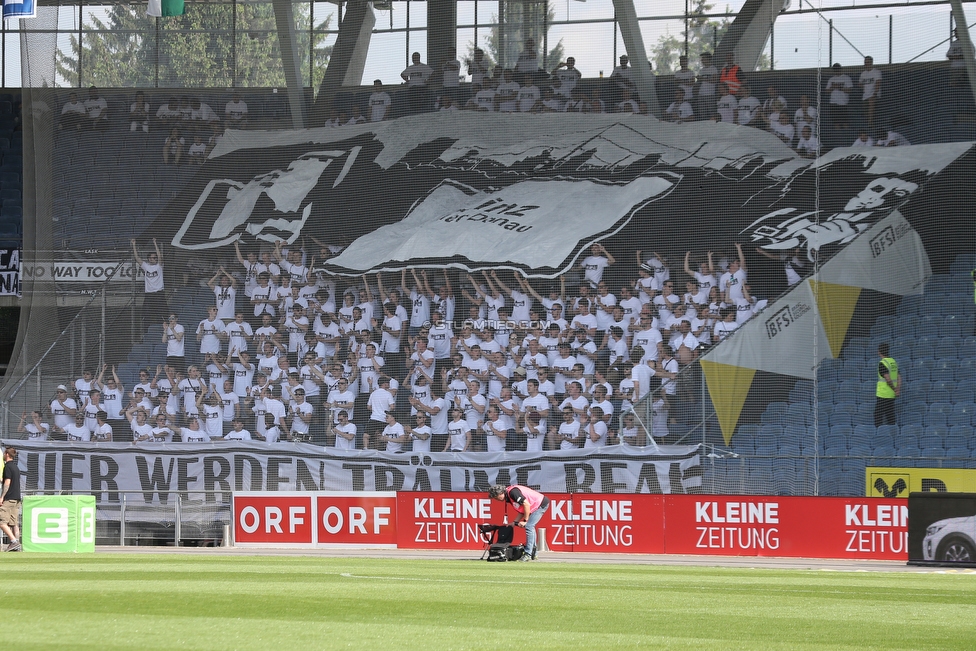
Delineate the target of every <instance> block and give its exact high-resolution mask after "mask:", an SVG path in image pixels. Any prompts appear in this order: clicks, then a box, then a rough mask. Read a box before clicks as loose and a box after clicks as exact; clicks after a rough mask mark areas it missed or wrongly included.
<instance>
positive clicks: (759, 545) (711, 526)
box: [665, 495, 908, 560]
mask: <svg viewBox="0 0 976 651" xmlns="http://www.w3.org/2000/svg"><path fill="white" fill-rule="evenodd" d="M665 530H666V533H665V543H666V544H665V552H666V553H668V554H715V555H720V556H787V557H799V558H847V559H852V560H854V559H875V560H908V508H907V505H905V500H896V499H875V498H864V497H860V498H858V497H852V498H845V497H750V496H741V495H669V496H667V497H666V498H665Z"/></svg>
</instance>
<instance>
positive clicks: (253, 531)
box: [233, 493, 315, 547]
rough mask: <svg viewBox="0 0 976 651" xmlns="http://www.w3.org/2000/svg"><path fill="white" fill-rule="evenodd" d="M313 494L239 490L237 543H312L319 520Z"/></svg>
mask: <svg viewBox="0 0 976 651" xmlns="http://www.w3.org/2000/svg"><path fill="white" fill-rule="evenodd" d="M313 504H314V502H313V496H312V495H311V494H310V493H260V494H247V493H237V494H235V495H234V509H233V510H234V543H235V544H238V545H251V544H257V545H274V546H281V547H294V546H311V545H312V542H313V538H312V526H313V524H314V523H315V518H314V512H313Z"/></svg>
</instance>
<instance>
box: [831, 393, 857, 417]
mask: <svg viewBox="0 0 976 651" xmlns="http://www.w3.org/2000/svg"><path fill="white" fill-rule="evenodd" d="M857 408H858V405H857V403H854V402H850V396H845V397H844V401H843V402H838V403H835V404H834V413H835V414H856V413H857Z"/></svg>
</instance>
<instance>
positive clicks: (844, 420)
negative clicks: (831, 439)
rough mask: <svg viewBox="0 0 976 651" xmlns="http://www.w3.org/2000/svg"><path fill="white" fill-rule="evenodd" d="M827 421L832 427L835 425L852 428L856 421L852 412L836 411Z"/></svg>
mask: <svg viewBox="0 0 976 651" xmlns="http://www.w3.org/2000/svg"><path fill="white" fill-rule="evenodd" d="M827 423H828V424H829V425H830V428H831V429H833V428H835V427H847V428H851V427H852V426H853V424H854V421H853V419H852V418H851V414H847V413H837V412H834V413H832V414H831V415H830V416H829V417H828V419H827Z"/></svg>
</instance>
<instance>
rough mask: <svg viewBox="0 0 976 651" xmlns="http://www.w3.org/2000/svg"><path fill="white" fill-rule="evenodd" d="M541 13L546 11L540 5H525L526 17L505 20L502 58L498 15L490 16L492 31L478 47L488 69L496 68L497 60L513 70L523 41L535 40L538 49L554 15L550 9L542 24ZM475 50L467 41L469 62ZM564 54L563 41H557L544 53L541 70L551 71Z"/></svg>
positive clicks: (543, 40) (472, 43)
mask: <svg viewBox="0 0 976 651" xmlns="http://www.w3.org/2000/svg"><path fill="white" fill-rule="evenodd" d="M544 10H545V8H544V6H543V5H542V3H538V4H535V3H533V4H526V14H524V15H523V16H519V18H518V20H511V21H506V25H505V26H504V36H505V38H504V43H505V56H504V57H502V56H501V52H500V50H501V45H502V31H501V28H500V27H499V26H498V16H497V15H492V17H491V22H492V23H493V24H494V26H493V27H492V28H491V31H489V32H488V36H486V37H485V39H484V41H483V42H482V44H481V49H482V50H484V53H485V63H486V64H487V65H488V68H489V69H491V68H494V67H495V66H496V65H498V63H499V61H501V62H502V63H504V65H506V66H508V67H514V66H515V61H516V59H517V58H518V55H519V53H520V52H521V50H522V47H523V44H524V43H525V39H526V38H532V39H533V40H535V42H536V45H537V46H541V45H542V44H543V43H544V42H545V39H544V36H545V34H544V29H545V27H544V25H551V24H552V21H553V19H554V18H555V15H556V14H555V12H554V11H553V10H552V9H550V10H549V15H548V17H547V18H546V20H545V21H543V20H542V16H543V14H542V12H543V11H544ZM474 48H475V44H474V42H473V41H469V42H468V47H467V50H468V53H467V59H469V60H470V59H473V58H474ZM564 53H565V51H564V49H563V40H562V39H559V42H558V43H556V45H555V47H553V48H552V49H550V50H549V52H547V53H546V55H545V61H543V62H542V67H543V68H544V69H545V70H552V69H553V68H555V67H556V66H557V65H559V64H560V63H561V62H562V61H563V54H564Z"/></svg>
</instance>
